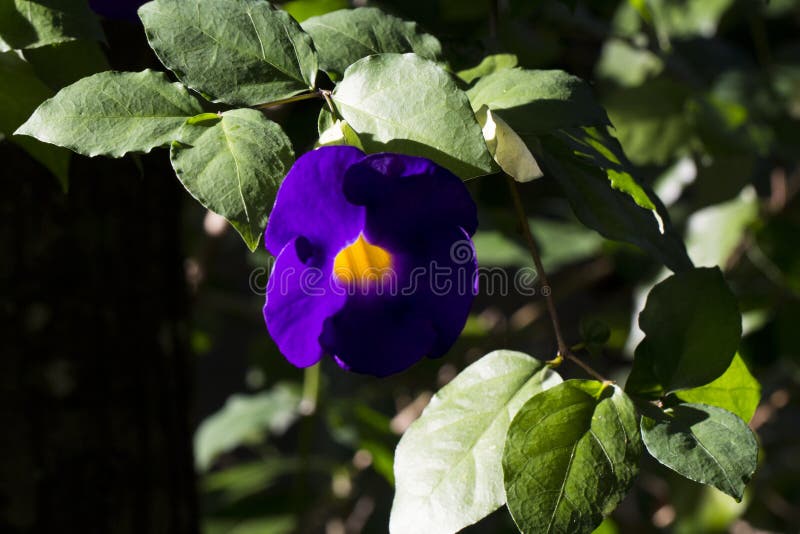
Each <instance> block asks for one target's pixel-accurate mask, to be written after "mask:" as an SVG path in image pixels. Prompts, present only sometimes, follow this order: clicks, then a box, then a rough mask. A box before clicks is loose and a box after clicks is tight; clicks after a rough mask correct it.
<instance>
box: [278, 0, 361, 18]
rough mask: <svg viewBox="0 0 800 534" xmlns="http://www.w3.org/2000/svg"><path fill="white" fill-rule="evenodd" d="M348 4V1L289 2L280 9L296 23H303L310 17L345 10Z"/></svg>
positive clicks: (300, 0)
mask: <svg viewBox="0 0 800 534" xmlns="http://www.w3.org/2000/svg"><path fill="white" fill-rule="evenodd" d="M349 4H350V3H349V2H348V0H291V1H290V2H286V3H285V4H282V5H281V9H283V10H284V11H286V12H287V13H289V14H290V15H291V16H292V18H294V20H296V21H297V22H303V21H304V20H306V19H309V18H311V17H316V16H319V15H324V14H325V13H330V12H331V11H337V10H339V9H345V8H347V7H348V6H349Z"/></svg>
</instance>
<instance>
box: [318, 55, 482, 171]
mask: <svg viewBox="0 0 800 534" xmlns="http://www.w3.org/2000/svg"><path fill="white" fill-rule="evenodd" d="M397 80H403V84H402V88H401V90H398V86H397V85H396V81H397ZM333 101H334V103H335V105H336V108H337V111H338V112H339V113H340V114H341V116H342V118H344V119H345V120H346V121H347V123H348V124H349V125H350V126H351V127H352V128H353V129H354V130H355V131H356V133H357V134H358V137H359V139H361V142H362V144H363V146H364V148H365V149H366V151H367V152H383V151H388V152H399V153H402V154H409V155H412V156H423V157H427V158H430V159H432V160H433V161H435V162H437V163H439V164H440V165H442V166H444V167H446V168H448V169H450V170H451V171H452V172H453V173H455V174H456V175H458V176H460V177H461V178H463V179H467V178H473V177H475V176H479V175H481V174H488V173H491V172H493V171H494V170H495V166H494V162H493V160H492V156H491V154H490V153H489V150H488V149H487V148H486V143H485V142H484V140H483V134H482V133H481V127H480V125H478V122H477V121H476V120H475V115H474V113H473V112H472V110H471V108H470V106H469V101H468V100H467V97H466V95H465V94H464V93H463V92H462V91H461V90H460V89H459V88H458V87H457V86H456V84H455V82H454V81H453V80H452V79H451V77H450V75H449V74H448V73H447V72H445V71H444V70H443V69H442V68H441V67H439V66H438V65H436V64H435V63H433V62H430V61H427V60H425V59H422V58H420V57H418V56H416V55H414V54H381V55H377V56H370V57H367V58H364V59H361V60H359V61H358V62H356V63H354V64H353V65H352V66H350V67H349V68H348V69H347V72H345V76H344V79H343V80H342V81H341V83H339V85H337V86H336V89H335V90H334V92H333Z"/></svg>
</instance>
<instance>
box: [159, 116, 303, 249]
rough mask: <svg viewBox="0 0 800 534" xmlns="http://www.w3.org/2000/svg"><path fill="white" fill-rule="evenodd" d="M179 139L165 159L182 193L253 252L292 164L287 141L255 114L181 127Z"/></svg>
mask: <svg viewBox="0 0 800 534" xmlns="http://www.w3.org/2000/svg"><path fill="white" fill-rule="evenodd" d="M179 139H180V142H176V143H173V145H172V150H171V151H170V159H171V161H172V168H173V169H175V173H176V174H177V175H178V178H179V179H180V181H181V182H182V183H183V185H184V187H186V189H187V190H188V191H189V193H190V194H191V195H192V196H193V197H194V198H196V199H197V200H198V202H200V203H201V204H202V205H203V206H205V207H206V208H208V209H210V210H211V211H213V212H216V213H218V214H220V215H222V216H223V217H225V218H226V219H227V220H228V221H230V223H231V224H232V225H233V227H234V228H236V230H237V231H238V232H239V233H240V234H241V236H242V239H244V241H245V243H247V246H248V247H249V248H250V250H251V251H252V250H255V249H256V247H257V246H258V242H259V240H260V239H261V234H262V233H264V228H265V227H266V225H267V218H268V216H269V212H270V210H271V209H272V205H273V203H274V202H275V194H276V193H277V191H278V186H279V185H280V183H281V182H282V181H283V178H284V177H285V176H286V173H287V172H288V171H289V168H290V167H291V165H292V163H293V162H294V152H293V150H292V145H291V142H290V141H289V138H288V137H286V134H285V133H283V130H281V127H280V126H278V125H277V124H275V123H274V122H272V121H270V120H268V119H266V118H265V117H264V115H263V114H262V113H261V112H260V111H256V110H254V109H234V110H232V111H226V112H225V113H222V114H220V116H219V118H218V119H217V120H205V121H200V122H195V123H194V124H186V125H185V126H184V127H183V129H182V130H181V133H180V137H179Z"/></svg>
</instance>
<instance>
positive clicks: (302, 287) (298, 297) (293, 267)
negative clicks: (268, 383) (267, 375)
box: [264, 237, 346, 367]
mask: <svg viewBox="0 0 800 534" xmlns="http://www.w3.org/2000/svg"><path fill="white" fill-rule="evenodd" d="M309 254H310V255H311V256H313V255H314V251H313V245H311V244H310V243H309V242H308V241H307V240H306V238H304V237H296V238H294V239H292V240H291V241H289V242H288V243H287V244H286V246H285V247H283V250H281V252H280V254H278V257H277V258H276V260H275V266H274V268H273V270H272V273H271V274H270V280H269V284H268V285H267V301H266V303H265V304H264V321H265V322H266V324H267V330H268V331H269V333H270V335H271V336H272V339H274V340H275V343H276V344H277V345H278V348H279V349H280V351H281V353H282V354H283V355H284V356H285V357H286V359H287V360H289V361H290V362H291V363H292V364H293V365H295V366H297V367H308V366H309V365H314V364H315V363H317V362H318V361H319V360H320V358H322V356H323V353H324V351H323V349H322V347H321V346H320V343H319V336H320V334H321V333H322V329H323V325H324V323H325V320H326V319H327V318H328V317H331V316H332V315H334V314H336V313H337V312H338V311H339V310H341V309H342V307H344V305H345V302H346V295H345V294H344V293H343V292H336V291H332V289H331V283H330V281H331V278H330V277H331V267H330V265H329V262H323V263H321V264H320V265H317V266H309V265H307V264H306V262H305V261H303V260H304V259H306V258H307V257H308V255H309Z"/></svg>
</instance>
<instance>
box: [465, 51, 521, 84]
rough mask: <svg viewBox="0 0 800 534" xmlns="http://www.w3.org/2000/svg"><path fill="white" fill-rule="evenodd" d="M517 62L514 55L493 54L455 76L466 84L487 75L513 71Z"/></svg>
mask: <svg viewBox="0 0 800 534" xmlns="http://www.w3.org/2000/svg"><path fill="white" fill-rule="evenodd" d="M517 61H518V60H517V56H515V55H514V54H494V55H491V56H486V57H485V58H483V60H481V62H480V63H478V64H477V65H475V66H474V67H472V68H469V69H464V70H461V71H458V73H457V75H458V77H459V78H461V79H462V80H464V81H465V82H466V83H472V82H474V81H475V80H477V79H478V78H483V77H484V76H488V75H489V74H492V73H495V72H498V71H501V70H506V69H513V68H514V67H516V66H517Z"/></svg>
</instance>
